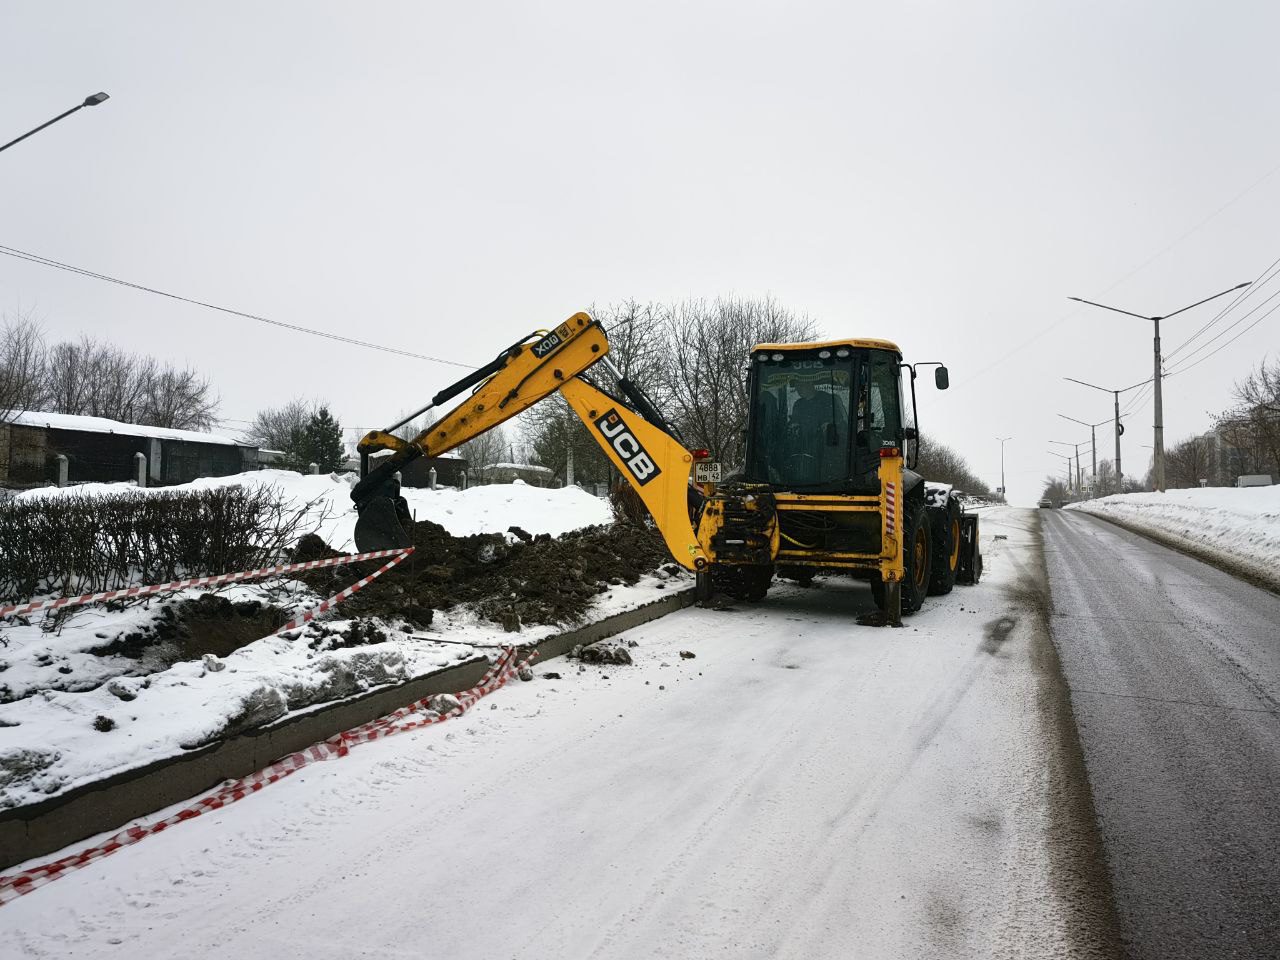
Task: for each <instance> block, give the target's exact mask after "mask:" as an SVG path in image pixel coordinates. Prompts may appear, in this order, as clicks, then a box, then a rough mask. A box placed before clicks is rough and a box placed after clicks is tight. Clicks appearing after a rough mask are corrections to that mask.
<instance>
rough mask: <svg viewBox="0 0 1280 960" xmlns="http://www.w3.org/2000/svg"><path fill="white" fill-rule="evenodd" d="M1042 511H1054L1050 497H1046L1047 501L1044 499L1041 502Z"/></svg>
mask: <svg viewBox="0 0 1280 960" xmlns="http://www.w3.org/2000/svg"><path fill="white" fill-rule="evenodd" d="M1040 509H1041V510H1052V509H1053V501H1052V500H1050V499H1049V498H1048V497H1045V499H1043V500H1041V501H1040Z"/></svg>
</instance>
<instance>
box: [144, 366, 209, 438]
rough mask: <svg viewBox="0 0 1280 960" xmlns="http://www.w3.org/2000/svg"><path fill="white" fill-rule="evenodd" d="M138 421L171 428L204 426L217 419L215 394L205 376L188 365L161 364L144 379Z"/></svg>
mask: <svg viewBox="0 0 1280 960" xmlns="http://www.w3.org/2000/svg"><path fill="white" fill-rule="evenodd" d="M144 391H145V392H144V396H143V399H142V422H143V423H147V424H150V425H151V426H153V427H169V428H170V429H173V430H208V429H209V428H210V427H211V426H213V424H214V423H215V422H217V414H218V398H217V397H216V396H215V395H214V393H213V386H212V384H210V383H209V380H208V379H207V378H206V377H202V376H200V374H199V373H197V372H196V371H195V370H193V369H191V368H190V367H184V368H182V369H179V368H178V367H174V366H169V365H165V366H164V367H161V368H160V369H158V370H156V371H155V372H154V373H152V374H151V375H150V376H149V377H147V378H146V380H145V381H144Z"/></svg>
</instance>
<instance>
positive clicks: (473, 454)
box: [456, 427, 508, 471]
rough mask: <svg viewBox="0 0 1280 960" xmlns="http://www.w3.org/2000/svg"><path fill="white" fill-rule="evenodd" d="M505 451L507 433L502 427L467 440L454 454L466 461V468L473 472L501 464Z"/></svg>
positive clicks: (504, 457) (505, 454)
mask: <svg viewBox="0 0 1280 960" xmlns="http://www.w3.org/2000/svg"><path fill="white" fill-rule="evenodd" d="M507 449H508V441H507V432H506V431H505V430H504V429H503V428H502V427H495V428H494V429H492V430H488V431H486V432H485V433H482V434H480V435H479V436H478V437H474V438H472V439H471V440H468V441H467V442H466V443H464V444H462V446H460V447H458V448H457V451H456V452H457V454H458V456H460V457H463V458H464V459H465V460H466V461H467V466H468V468H469V469H471V470H473V471H474V470H478V469H479V468H481V467H487V466H491V465H492V464H495V463H501V462H502V461H503V460H505V459H506V456H507Z"/></svg>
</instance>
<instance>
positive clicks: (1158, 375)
mask: <svg viewBox="0 0 1280 960" xmlns="http://www.w3.org/2000/svg"><path fill="white" fill-rule="evenodd" d="M1247 286H1249V284H1248V283H1247V282H1246V283H1238V284H1236V285H1235V286H1234V287H1232V288H1231V289H1230V290H1223V291H1222V292H1221V293H1215V294H1214V295H1213V296H1212V297H1205V298H1204V299H1203V300H1197V301H1196V302H1195V303H1191V304H1188V305H1187V306H1185V307H1182V308H1181V309H1179V310H1175V311H1173V313H1166V314H1164V315H1163V316H1160V317H1144V316H1143V315H1142V314H1140V313H1130V312H1129V311H1128V310H1121V309H1120V308H1119V307H1109V306H1107V305H1106V304H1105V303H1094V302H1093V301H1092V300H1084V299H1082V298H1080V297H1067V299H1068V300H1074V301H1076V302H1077V303H1087V304H1088V305H1089V306H1091V307H1101V308H1102V309H1103V310H1111V311H1113V312H1114V313H1123V314H1125V315H1126V316H1129V317H1137V318H1138V319H1139V320H1150V321H1152V322H1153V323H1154V324H1155V340H1154V343H1153V349H1154V352H1155V371H1154V373H1153V374H1152V376H1151V379H1152V381H1153V382H1154V383H1155V401H1156V402H1155V407H1156V411H1155V425H1154V426H1155V441H1154V443H1155V451H1156V454H1155V488H1156V489H1157V490H1159V491H1160V492H1161V493H1163V492H1164V401H1163V397H1162V395H1161V392H1160V382H1161V380H1162V379H1163V376H1162V372H1161V369H1160V321H1161V320H1168V319H1169V318H1170V317H1176V316H1177V315H1178V314H1180V313H1185V312H1186V311H1187V310H1190V309H1191V308H1192V307H1198V306H1200V305H1201V304H1202V303H1208V302H1209V301H1210V300H1217V299H1218V298H1219V297H1225V296H1226V295H1227V294H1228V293H1234V292H1235V291H1237V290H1243V289H1244V288H1245V287H1247ZM1118 443H1119V441H1117V444H1118Z"/></svg>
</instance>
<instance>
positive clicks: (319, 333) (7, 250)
mask: <svg viewBox="0 0 1280 960" xmlns="http://www.w3.org/2000/svg"><path fill="white" fill-rule="evenodd" d="M0 253H2V254H4V255H5V256H6V257H13V258H15V259H18V260H27V261H29V262H31V263H37V264H40V265H41V266H44V267H53V268H54V269H55V270H65V271H67V272H68V273H77V274H79V275H80V276H83V277H91V278H93V279H94V280H103V281H106V282H107V283H115V284H119V285H120V286H122V287H129V288H130V289H133V290H141V291H142V292H143V293H152V294H155V295H156V296H158V297H168V298H169V299H170V300H178V301H181V302H182V303H189V304H192V305H193V306H197V307H204V308H205V309H206V310H217V311H218V312H219V313H227V314H230V315H231V316H233V317H243V318H244V319H246V320H256V321H257V322H258V323H265V324H268V325H270V326H273V327H280V328H282V329H284V330H292V331H294V332H295V333H306V334H310V335H311V336H313V337H324V338H325V339H326V340H336V341H338V342H339V343H348V344H351V345H352V346H355V347H365V348H367V349H369V350H381V351H382V352H383V353H394V354H398V355H399V356H402V357H412V358H413V359H414V360H429V361H430V362H432V363H443V364H447V365H448V366H451V367H464V368H465V369H467V370H473V369H475V367H476V364H470V363H461V362H459V361H457V360H446V359H445V358H443V357H432V356H428V355H427V354H424V353H414V352H413V351H412V350H402V349H401V348H400V347H388V346H386V345H385V344H381V343H372V342H370V341H368V340H360V339H357V338H356V337H344V336H342V335H341V334H337V333H329V332H328V331H327V330H316V329H314V328H312V327H304V326H301V325H300V324H296V323H285V322H284V321H283V320H272V319H271V318H269V317H262V316H258V315H257V314H255V313H246V312H244V311H243V310H233V309H232V308H230V307H220V306H218V305H217V304H216V303H208V302H206V301H204V300H196V299H193V298H192V297H183V296H179V295H178V294H176V293H168V292H166V291H164V290H158V289H156V288H155V287H150V286H147V285H146V284H142V283H134V282H132V281H130V280H121V279H120V278H119V277H112V276H109V275H107V274H105V273H97V272H95V271H93V270H87V269H85V268H84V267H77V266H74V265H73V264H70V263H63V262H61V261H60V260H53V259H51V258H49V257H42V256H40V255H39V254H37V253H29V252H28V251H26V250H19V249H17V248H16V247H6V246H4V245H0Z"/></svg>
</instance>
